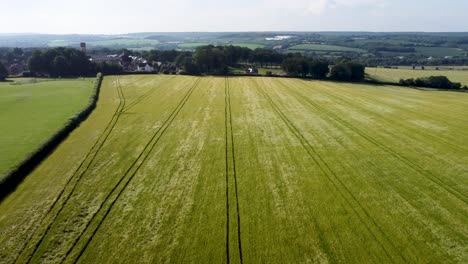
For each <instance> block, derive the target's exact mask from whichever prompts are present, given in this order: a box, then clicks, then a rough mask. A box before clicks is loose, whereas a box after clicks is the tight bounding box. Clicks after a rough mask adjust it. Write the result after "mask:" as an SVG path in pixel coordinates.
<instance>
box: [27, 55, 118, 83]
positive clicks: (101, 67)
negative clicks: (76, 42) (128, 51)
mask: <svg viewBox="0 0 468 264" xmlns="http://www.w3.org/2000/svg"><path fill="white" fill-rule="evenodd" d="M28 67H29V70H30V71H31V73H32V74H33V75H49V76H52V77H73V76H91V75H96V74H97V73H98V72H102V73H104V74H117V73H120V72H121V71H122V68H121V67H120V66H119V65H115V64H110V63H106V62H100V63H95V62H92V61H90V59H89V57H88V56H87V55H86V54H84V53H83V52H81V51H80V50H77V49H73V48H54V49H47V50H35V51H34V52H33V53H32V55H31V57H30V58H29V60H28Z"/></svg>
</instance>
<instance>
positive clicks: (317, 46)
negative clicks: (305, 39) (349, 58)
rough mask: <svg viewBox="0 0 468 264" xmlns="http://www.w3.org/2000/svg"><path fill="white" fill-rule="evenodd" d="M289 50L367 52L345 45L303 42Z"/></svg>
mask: <svg viewBox="0 0 468 264" xmlns="http://www.w3.org/2000/svg"><path fill="white" fill-rule="evenodd" d="M288 50H292V51H295V50H302V51H322V52H359V53H365V52H367V51H366V50H363V49H358V48H348V47H343V46H334V45H320V44H302V45H296V46H292V47H290V48H288Z"/></svg>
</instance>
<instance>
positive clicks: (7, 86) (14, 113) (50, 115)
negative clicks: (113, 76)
mask: <svg viewBox="0 0 468 264" xmlns="http://www.w3.org/2000/svg"><path fill="white" fill-rule="evenodd" d="M93 82H94V79H74V80H57V81H49V80H41V79H15V82H3V83H2V82H0V124H2V125H1V132H0V135H1V136H0V149H1V150H2V151H1V152H0V180H1V177H2V176H3V175H5V174H6V173H7V172H8V171H9V170H10V169H12V168H13V167H15V166H16V165H18V164H19V163H20V162H21V161H22V160H24V159H25V158H26V156H27V155H28V154H30V153H32V152H34V151H35V150H36V149H37V148H38V147H39V146H40V145H41V144H42V143H44V142H45V141H46V140H47V139H48V138H49V137H50V136H52V134H53V133H54V132H56V131H57V130H59V129H60V127H62V126H63V125H64V124H65V123H66V122H67V120H68V119H69V118H71V117H73V116H74V115H75V114H77V113H78V112H79V111H80V110H82V109H83V108H84V107H85V106H86V105H87V103H88V102H89V99H90V97H91V93H92V88H93ZM12 84H16V85H12Z"/></svg>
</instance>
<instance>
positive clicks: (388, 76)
mask: <svg viewBox="0 0 468 264" xmlns="http://www.w3.org/2000/svg"><path fill="white" fill-rule="evenodd" d="M366 74H368V76H369V77H370V78H372V79H375V80H378V81H383V82H395V83H397V82H399V81H400V79H409V78H422V77H429V76H441V75H442V76H446V77H447V78H449V79H450V81H452V82H459V83H461V84H463V85H468V71H463V70H443V68H441V70H438V71H437V70H435V69H431V68H429V69H427V70H419V69H418V70H412V69H409V68H403V69H385V68H366Z"/></svg>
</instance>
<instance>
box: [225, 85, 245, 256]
mask: <svg viewBox="0 0 468 264" xmlns="http://www.w3.org/2000/svg"><path fill="white" fill-rule="evenodd" d="M226 87H227V102H228V112H229V131H230V134H231V154H232V168H233V173H234V190H235V194H236V212H237V243H238V246H239V259H240V263H241V264H242V263H244V259H243V256H242V240H241V219H240V210H239V191H238V185H237V170H236V155H235V148H234V132H233V125H232V108H231V88H230V86H229V78H226Z"/></svg>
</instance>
